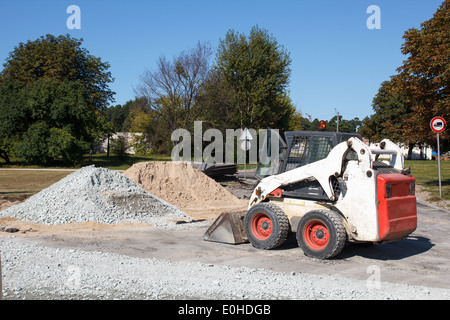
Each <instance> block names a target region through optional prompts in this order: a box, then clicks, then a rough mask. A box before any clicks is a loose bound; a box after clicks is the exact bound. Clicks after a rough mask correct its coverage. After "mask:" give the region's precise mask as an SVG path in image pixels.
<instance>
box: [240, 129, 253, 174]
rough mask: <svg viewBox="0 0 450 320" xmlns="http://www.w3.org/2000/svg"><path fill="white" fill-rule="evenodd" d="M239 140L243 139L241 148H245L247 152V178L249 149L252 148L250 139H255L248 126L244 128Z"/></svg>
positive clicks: (245, 164)
mask: <svg viewBox="0 0 450 320" xmlns="http://www.w3.org/2000/svg"><path fill="white" fill-rule="evenodd" d="M239 140H243V141H242V143H241V149H242V150H244V152H245V161H244V179H246V178H247V150H249V149H250V148H251V143H250V140H253V137H252V135H251V134H250V131H249V130H248V129H247V128H245V129H244V131H243V132H242V134H241V136H240V137H239Z"/></svg>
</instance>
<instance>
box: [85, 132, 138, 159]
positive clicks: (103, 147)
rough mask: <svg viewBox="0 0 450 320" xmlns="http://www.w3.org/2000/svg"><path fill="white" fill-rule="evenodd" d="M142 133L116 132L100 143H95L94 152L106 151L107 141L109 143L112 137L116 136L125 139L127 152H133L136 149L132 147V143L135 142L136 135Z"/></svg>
mask: <svg viewBox="0 0 450 320" xmlns="http://www.w3.org/2000/svg"><path fill="white" fill-rule="evenodd" d="M140 135H142V133H140V132H116V133H114V134H113V135H112V136H110V137H109V141H108V139H105V140H104V141H102V142H101V143H100V144H98V145H97V147H95V148H94V153H106V152H107V151H108V143H110V142H111V141H112V140H114V138H117V137H118V136H123V137H125V138H126V139H127V142H128V149H127V153H129V154H135V153H136V151H135V149H134V143H135V142H136V137H137V136H140Z"/></svg>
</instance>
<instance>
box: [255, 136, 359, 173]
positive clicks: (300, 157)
mask: <svg viewBox="0 0 450 320" xmlns="http://www.w3.org/2000/svg"><path fill="white" fill-rule="evenodd" d="M268 133H269V134H277V133H276V132H275V131H272V130H268ZM284 136H285V140H283V139H282V138H281V136H279V135H278V140H279V144H278V145H279V148H278V150H272V148H271V145H270V141H271V139H270V136H269V137H268V139H266V143H267V145H266V146H265V147H266V148H267V152H268V154H272V153H273V152H276V153H278V158H277V160H275V161H272V162H269V163H267V164H263V163H258V166H257V169H256V177H257V178H258V179H259V180H261V179H263V178H265V177H267V176H270V175H275V174H279V173H283V172H286V171H289V170H292V169H295V168H298V167H302V166H304V165H307V164H310V163H312V162H315V161H319V160H322V159H324V158H326V157H327V156H328V154H329V153H330V151H331V149H333V148H334V147H335V146H336V145H338V144H339V143H341V142H344V141H347V140H348V139H349V138H351V137H356V138H358V139H360V140H361V136H360V135H359V134H355V133H342V132H326V131H286V132H285V133H284ZM348 157H350V158H351V157H352V155H351V154H349V155H348Z"/></svg>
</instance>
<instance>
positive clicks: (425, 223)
mask: <svg viewBox="0 0 450 320" xmlns="http://www.w3.org/2000/svg"><path fill="white" fill-rule="evenodd" d="M222 185H223V186H225V187H226V188H227V189H228V190H230V191H231V192H232V193H233V194H235V195H236V196H238V197H240V198H242V199H247V198H248V196H249V194H250V193H251V192H252V190H253V187H254V185H255V181H252V180H240V181H239V180H236V181H231V182H223V183H222ZM417 196H418V199H420V198H423V197H424V196H425V195H422V194H420V192H418V194H417ZM10 200H14V199H10ZM23 200H25V199H23V198H22V199H15V201H10V202H12V203H17V202H20V201H23ZM1 204H2V201H0V205H1ZM9 204H11V203H9ZM3 206H7V204H6V201H3ZM417 209H418V228H417V230H416V231H415V232H414V233H413V234H411V235H410V236H409V237H408V238H407V239H405V240H402V241H397V242H394V243H389V244H383V245H379V246H371V247H363V246H357V245H352V244H347V245H346V246H345V248H344V249H343V251H342V252H341V254H339V255H338V256H337V257H336V258H334V259H331V260H325V261H323V260H316V259H311V258H308V257H306V256H305V255H304V254H303V253H302V251H301V249H300V248H299V247H298V245H297V243H296V240H295V236H290V237H289V238H288V241H287V242H286V243H285V244H284V245H283V246H281V247H279V248H277V249H276V250H270V251H265V250H258V249H255V248H253V247H252V246H251V245H250V244H249V243H245V244H240V245H229V244H220V243H215V242H207V241H203V240H202V235H203V234H204V233H205V231H206V230H207V228H208V227H209V225H210V224H211V223H212V222H213V220H214V218H215V217H217V213H216V212H213V213H212V212H209V213H208V212H202V213H199V214H192V216H193V217H194V218H195V219H196V220H200V222H193V223H188V224H184V226H183V227H180V228H175V229H169V230H163V229H156V228H154V227H152V226H148V225H145V224H131V223H126V224H117V225H106V224H99V223H92V222H89V223H76V224H66V225H61V226H43V225H38V224H33V223H29V222H25V221H20V220H17V219H11V218H3V219H0V235H2V236H8V235H10V236H14V237H23V238H27V239H29V240H30V241H38V242H39V243H41V244H42V245H45V246H50V247H63V248H71V249H82V250H88V251H102V252H113V253H119V254H123V255H128V256H133V257H146V258H161V259H166V260H171V261H198V262H202V263H207V264H220V265H230V266H237V267H251V268H265V269H269V270H274V271H280V272H304V273H310V274H319V275H321V274H322V275H334V276H336V275H339V276H345V277H349V278H354V279H361V280H364V279H368V278H369V276H370V275H371V273H370V272H371V271H370V270H373V266H376V267H378V268H379V269H380V271H381V281H387V282H394V283H403V284H410V285H421V286H430V287H438V288H450V278H449V277H448V274H449V268H450V242H449V241H448V233H449V231H450V212H449V211H448V210H444V209H440V208H438V207H435V206H429V205H427V204H426V203H424V202H423V201H422V200H420V201H418V204H417ZM202 220H203V221H202Z"/></svg>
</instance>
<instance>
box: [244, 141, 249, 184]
mask: <svg viewBox="0 0 450 320" xmlns="http://www.w3.org/2000/svg"><path fill="white" fill-rule="evenodd" d="M247 141H248V140H247V137H245V151H244V152H245V160H244V179H247Z"/></svg>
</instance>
